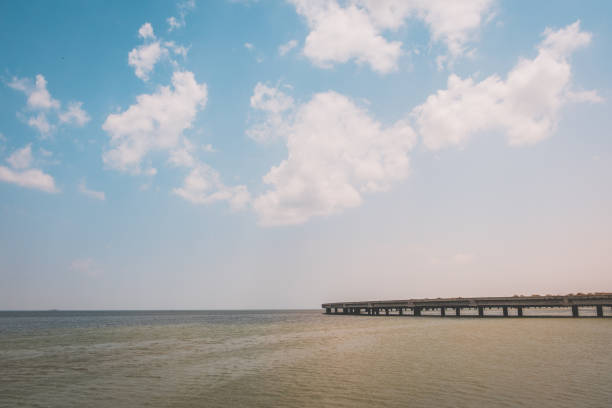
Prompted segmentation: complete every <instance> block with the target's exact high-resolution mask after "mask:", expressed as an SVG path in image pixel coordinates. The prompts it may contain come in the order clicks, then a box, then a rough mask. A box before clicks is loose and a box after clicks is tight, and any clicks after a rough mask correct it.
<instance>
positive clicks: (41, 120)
mask: <svg viewBox="0 0 612 408" xmlns="http://www.w3.org/2000/svg"><path fill="white" fill-rule="evenodd" d="M28 125H30V126H31V127H33V128H34V129H36V130H38V132H40V134H41V135H42V136H43V137H45V136H47V135H49V134H50V133H51V132H52V131H53V130H54V129H55V126H53V125H52V124H50V123H49V121H48V120H47V115H46V114H45V113H44V112H40V113H38V115H36V116H30V117H29V118H28Z"/></svg>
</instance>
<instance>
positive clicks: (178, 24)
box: [166, 0, 196, 32]
mask: <svg viewBox="0 0 612 408" xmlns="http://www.w3.org/2000/svg"><path fill="white" fill-rule="evenodd" d="M195 6H196V3H195V0H186V1H181V2H179V3H178V4H177V7H178V17H174V16H172V17H168V19H166V22H167V23H168V26H169V27H168V32H170V31H174V30H176V29H177V28H182V27H185V17H186V16H187V13H189V12H190V11H191V10H193V9H194V8H195Z"/></svg>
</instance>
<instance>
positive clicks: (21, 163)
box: [0, 144, 59, 193]
mask: <svg viewBox="0 0 612 408" xmlns="http://www.w3.org/2000/svg"><path fill="white" fill-rule="evenodd" d="M6 161H7V162H8V163H9V164H10V165H11V166H12V167H13V169H15V170H13V169H11V168H9V167H6V166H0V181H3V182H6V183H12V184H17V185H18V186H21V187H26V188H33V189H36V190H42V191H46V192H47V193H56V192H58V191H59V190H58V189H57V188H56V187H55V181H54V180H53V177H51V176H50V175H48V174H45V173H44V172H42V171H41V170H39V169H32V168H30V166H31V165H32V146H31V144H28V145H27V146H25V147H24V148H22V149H19V150H17V151H15V152H14V153H13V154H11V155H10V156H9V157H8V158H7V159H6Z"/></svg>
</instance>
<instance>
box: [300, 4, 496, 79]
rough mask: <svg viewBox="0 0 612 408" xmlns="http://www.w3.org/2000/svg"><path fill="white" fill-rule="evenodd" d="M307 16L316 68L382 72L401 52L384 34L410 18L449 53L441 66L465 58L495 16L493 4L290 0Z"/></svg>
mask: <svg viewBox="0 0 612 408" xmlns="http://www.w3.org/2000/svg"><path fill="white" fill-rule="evenodd" d="M291 2H292V3H293V4H294V5H295V7H296V11H297V12H298V13H299V14H300V15H302V16H304V17H305V18H306V20H307V22H308V26H309V27H310V33H309V34H308V36H307V37H306V41H305V44H304V55H305V56H306V57H308V58H309V59H310V60H311V61H312V62H313V63H314V64H315V65H317V66H320V67H324V68H325V67H331V66H332V65H333V64H334V63H345V62H347V61H349V60H355V61H356V62H357V63H367V64H369V65H370V67H371V68H372V69H373V70H374V71H377V72H380V73H383V74H384V73H388V72H391V71H394V70H396V69H397V61H398V58H399V57H400V55H401V54H402V50H401V47H402V43H401V42H400V41H389V40H388V39H387V38H386V37H385V36H384V35H383V32H384V31H385V30H387V31H388V30H397V29H398V28H400V27H401V26H402V25H403V24H404V23H405V21H406V19H408V18H415V19H419V20H421V21H423V22H424V23H425V24H426V25H427V26H428V27H429V29H430V31H431V34H432V39H433V40H434V41H441V42H443V43H444V44H445V45H446V47H447V49H448V52H449V54H450V57H451V58H448V56H442V58H440V60H439V61H440V63H443V62H444V61H447V60H452V59H453V58H455V57H457V56H459V55H462V54H464V53H465V52H466V51H467V44H468V43H469V42H470V41H473V40H475V39H476V38H477V34H478V29H479V28H480V26H481V25H482V24H483V21H486V18H487V16H490V15H491V9H492V5H493V2H494V0H464V1H457V2H448V1H445V0H350V1H347V2H346V3H345V4H344V6H341V5H340V4H339V3H338V2H337V1H336V0H330V1H327V0H291Z"/></svg>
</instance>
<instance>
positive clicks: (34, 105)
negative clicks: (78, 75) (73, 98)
mask: <svg viewBox="0 0 612 408" xmlns="http://www.w3.org/2000/svg"><path fill="white" fill-rule="evenodd" d="M8 85H9V86H10V87H11V88H13V89H15V90H18V91H21V92H23V93H24V94H26V96H27V98H28V99H27V104H26V111H25V114H19V115H23V116H24V118H25V119H24V120H25V121H26V122H27V124H28V125H30V126H31V127H33V128H35V129H36V130H38V131H39V132H40V134H41V135H42V136H48V135H49V134H50V133H52V132H53V131H54V130H55V128H56V125H57V123H58V121H59V122H60V123H66V124H73V125H77V126H83V125H85V123H87V122H88V121H89V115H88V114H87V112H85V110H83V108H82V106H83V103H82V102H71V103H70V104H69V106H68V110H66V111H62V110H61V103H60V101H59V100H57V99H55V98H53V97H52V96H51V94H50V93H49V90H48V89H47V80H46V79H45V77H44V76H43V75H41V74H38V75H36V78H35V81H34V83H32V81H31V80H30V79H29V78H17V77H14V78H13V79H12V81H11V82H10V83H9V84H8Z"/></svg>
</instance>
